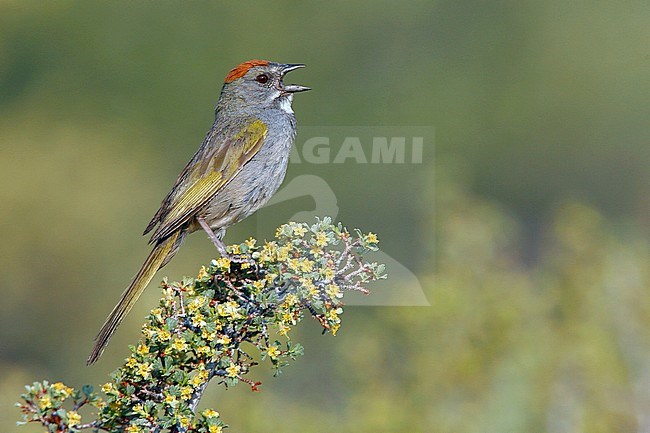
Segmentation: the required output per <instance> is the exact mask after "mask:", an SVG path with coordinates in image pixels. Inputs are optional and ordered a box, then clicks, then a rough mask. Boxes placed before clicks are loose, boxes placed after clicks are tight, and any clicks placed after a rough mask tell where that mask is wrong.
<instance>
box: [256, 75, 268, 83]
mask: <svg viewBox="0 0 650 433" xmlns="http://www.w3.org/2000/svg"><path fill="white" fill-rule="evenodd" d="M255 81H257V82H258V83H262V84H264V83H266V82H267V81H269V76H268V75H266V74H259V75H258V76H257V77H255Z"/></svg>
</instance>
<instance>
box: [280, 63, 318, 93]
mask: <svg viewBox="0 0 650 433" xmlns="http://www.w3.org/2000/svg"><path fill="white" fill-rule="evenodd" d="M304 67H305V65H303V64H301V63H297V64H290V65H282V76H283V77H284V76H285V74H286V73H287V72H291V71H295V70H296V69H300V68H304ZM307 90H311V88H310V87H306V86H299V85H297V84H282V91H283V92H286V93H297V92H305V91H307Z"/></svg>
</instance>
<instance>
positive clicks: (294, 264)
mask: <svg viewBox="0 0 650 433" xmlns="http://www.w3.org/2000/svg"><path fill="white" fill-rule="evenodd" d="M287 266H289V269H291V270H292V271H297V270H298V269H300V261H299V260H298V259H289V260H288V261H287Z"/></svg>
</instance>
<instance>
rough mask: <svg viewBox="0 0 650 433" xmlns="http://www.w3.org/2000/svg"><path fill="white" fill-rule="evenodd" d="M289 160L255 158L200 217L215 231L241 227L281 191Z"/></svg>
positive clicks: (215, 197) (218, 194)
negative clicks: (237, 225)
mask: <svg viewBox="0 0 650 433" xmlns="http://www.w3.org/2000/svg"><path fill="white" fill-rule="evenodd" d="M287 162H288V156H287V157H282V158H277V159H275V160H273V161H268V160H264V158H260V159H259V160H256V159H255V158H254V159H253V160H251V161H250V162H249V163H248V164H246V166H244V167H243V168H242V170H241V171H240V172H239V173H238V174H237V175H236V176H235V177H234V178H233V179H232V180H231V181H230V182H229V183H228V184H227V185H226V186H225V187H224V188H223V189H222V190H220V191H219V192H218V193H217V194H216V195H215V196H214V197H213V198H212V199H211V200H210V201H209V202H208V204H207V205H206V207H205V208H204V209H203V211H202V212H200V215H201V216H202V217H203V218H204V219H205V220H206V222H207V223H208V224H209V225H210V227H211V228H212V229H213V230H217V229H225V228H227V227H229V226H231V225H233V224H236V223H238V222H239V221H241V220H243V219H244V218H246V217H248V216H249V215H251V214H252V213H253V212H255V211H256V210H258V209H259V208H261V207H262V206H264V205H265V204H266V203H267V202H268V201H269V199H270V198H271V196H272V195H273V194H275V192H276V191H277V190H278V188H279V187H280V184H281V183H282V181H283V180H284V176H285V173H286V170H287Z"/></svg>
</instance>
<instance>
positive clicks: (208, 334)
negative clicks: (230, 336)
mask: <svg viewBox="0 0 650 433" xmlns="http://www.w3.org/2000/svg"><path fill="white" fill-rule="evenodd" d="M216 335H217V333H216V332H208V330H207V329H205V328H203V329H201V337H203V338H205V339H206V340H208V341H212V340H214V337H216Z"/></svg>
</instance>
